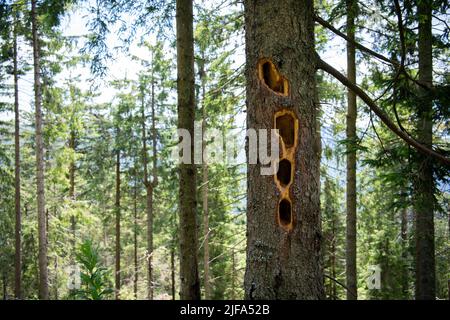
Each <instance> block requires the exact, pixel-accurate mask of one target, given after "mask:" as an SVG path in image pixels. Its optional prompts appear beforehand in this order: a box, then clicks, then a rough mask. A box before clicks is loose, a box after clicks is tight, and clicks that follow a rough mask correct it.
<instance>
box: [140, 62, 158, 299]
mask: <svg viewBox="0 0 450 320" xmlns="http://www.w3.org/2000/svg"><path fill="white" fill-rule="evenodd" d="M153 69H154V66H153V62H152V79H151V81H152V84H151V90H152V92H151V108H152V144H153V181H152V182H150V179H149V173H148V162H149V161H148V151H147V126H146V116H145V99H144V90H143V88H142V92H141V93H142V106H141V117H142V153H143V154H142V158H143V162H144V164H143V165H144V186H145V190H146V198H145V199H146V202H145V203H146V206H145V210H146V213H147V255H148V256H147V298H148V300H153V266H152V261H153V191H154V188H155V186H156V178H157V176H156V161H157V158H156V128H155V125H156V124H155V81H154V75H153Z"/></svg>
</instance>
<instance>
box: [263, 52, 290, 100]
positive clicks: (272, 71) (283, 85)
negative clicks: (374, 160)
mask: <svg viewBox="0 0 450 320" xmlns="http://www.w3.org/2000/svg"><path fill="white" fill-rule="evenodd" d="M258 69H259V79H260V80H261V81H262V82H263V83H264V84H265V85H266V86H267V87H268V88H269V89H270V90H272V91H274V92H275V93H277V94H281V95H283V96H287V95H288V92H289V83H288V81H287V79H286V78H284V77H283V76H282V75H281V74H280V72H279V71H278V70H277V68H276V67H275V65H274V64H273V62H272V61H270V60H267V59H262V60H261V61H260V62H259V68H258Z"/></svg>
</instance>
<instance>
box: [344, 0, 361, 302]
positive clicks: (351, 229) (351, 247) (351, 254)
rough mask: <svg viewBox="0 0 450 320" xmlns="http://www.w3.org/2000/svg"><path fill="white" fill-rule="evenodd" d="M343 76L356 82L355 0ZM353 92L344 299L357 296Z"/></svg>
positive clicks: (350, 1) (351, 98) (352, 97)
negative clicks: (345, 69) (345, 289)
mask: <svg viewBox="0 0 450 320" xmlns="http://www.w3.org/2000/svg"><path fill="white" fill-rule="evenodd" d="M346 6H347V37H348V38H349V39H350V41H347V78H348V80H349V81H351V82H352V83H354V84H356V56H355V45H354V41H355V15H356V1H355V0H347V1H346ZM356 117H357V105H356V94H355V93H354V92H353V91H352V90H350V89H347V130H346V134H347V151H346V154H347V187H346V203H347V216H346V220H347V230H346V250H345V260H346V264H345V273H346V279H347V288H348V289H349V290H350V291H347V300H357V299H358V297H357V293H358V289H357V277H356V220H357V218H356V146H355V143H356Z"/></svg>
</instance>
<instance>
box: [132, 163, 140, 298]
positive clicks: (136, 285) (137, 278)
mask: <svg viewBox="0 0 450 320" xmlns="http://www.w3.org/2000/svg"><path fill="white" fill-rule="evenodd" d="M133 216H134V234H133V236H134V239H133V240H134V280H133V292H134V299H135V300H137V292H138V281H139V274H138V272H139V269H138V217H137V172H136V173H135V180H134V192H133Z"/></svg>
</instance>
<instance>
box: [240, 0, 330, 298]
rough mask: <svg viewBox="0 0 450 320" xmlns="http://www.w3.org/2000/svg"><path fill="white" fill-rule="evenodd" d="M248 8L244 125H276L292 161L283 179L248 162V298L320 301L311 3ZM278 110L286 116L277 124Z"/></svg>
mask: <svg viewBox="0 0 450 320" xmlns="http://www.w3.org/2000/svg"><path fill="white" fill-rule="evenodd" d="M244 8H245V29H246V58H247V68H246V79H247V112H248V116H247V127H248V128H249V129H250V128H252V129H256V130H258V129H268V130H269V132H270V129H275V125H276V123H277V125H276V126H277V127H278V129H280V134H281V136H282V137H283V139H280V140H281V141H282V142H284V145H285V146H286V147H289V148H288V149H289V150H288V153H289V156H287V158H288V161H289V162H290V165H286V166H285V167H284V169H287V170H286V172H287V174H286V172H284V170H283V172H284V173H283V175H280V178H278V177H277V176H262V175H261V173H260V168H261V164H260V163H258V164H256V165H250V164H249V165H248V169H247V176H248V191H247V192H248V201H247V268H246V273H245V284H244V286H245V297H246V299H322V298H324V288H323V271H322V257H321V237H322V235H321V222H320V199H319V192H320V188H319V184H320V181H319V166H320V163H319V150H317V149H318V148H319V146H318V144H317V135H318V133H317V125H316V107H315V104H314V102H315V91H316V80H315V70H316V55H315V52H314V21H313V16H314V9H313V1H312V0H306V1H298V0H281V1H280V0H268V1H259V0H246V1H245V2H244ZM276 69H278V71H279V74H278V72H277V70H276ZM278 112H281V113H280V115H281V114H283V113H284V114H285V116H284V117H283V116H280V117H279V118H277V120H279V121H276V119H275V117H278V116H277V115H278ZM296 120H298V126H296V125H295V122H296ZM280 150H282V149H281V148H280ZM282 155H283V156H286V155H285V154H284V152H282ZM285 160H286V159H285ZM285 164H288V163H287V162H285ZM289 168H290V170H289ZM289 171H291V175H290V174H289ZM292 172H293V174H292ZM281 180H283V181H281ZM280 182H288V184H287V186H285V187H283V186H280ZM287 189H288V190H287ZM282 197H283V199H284V200H283V201H281V198H282ZM279 210H280V211H279Z"/></svg>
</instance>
